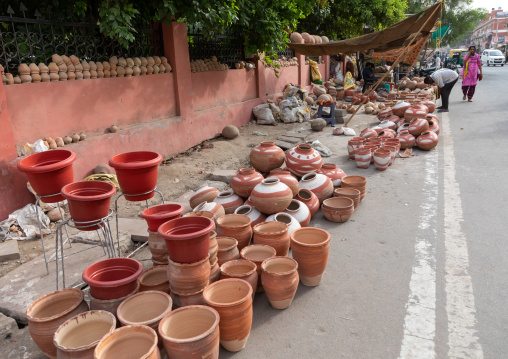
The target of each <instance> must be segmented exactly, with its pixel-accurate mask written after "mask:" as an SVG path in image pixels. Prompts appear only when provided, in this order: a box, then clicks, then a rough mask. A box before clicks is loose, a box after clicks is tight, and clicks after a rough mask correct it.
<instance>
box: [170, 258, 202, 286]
mask: <svg viewBox="0 0 508 359" xmlns="http://www.w3.org/2000/svg"><path fill="white" fill-rule="evenodd" d="M209 278H210V261H209V259H208V256H206V257H205V258H204V259H202V260H200V261H199V262H194V263H177V262H174V261H172V260H171V259H170V260H169V263H168V280H169V285H170V287H171V288H172V289H173V290H176V291H177V292H179V293H183V294H190V293H194V292H197V291H199V290H201V289H203V288H205V287H206V286H207V285H208V280H209Z"/></svg>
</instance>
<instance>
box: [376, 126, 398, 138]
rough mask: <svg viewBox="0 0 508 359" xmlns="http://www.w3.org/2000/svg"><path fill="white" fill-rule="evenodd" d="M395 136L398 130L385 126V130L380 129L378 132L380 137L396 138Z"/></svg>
mask: <svg viewBox="0 0 508 359" xmlns="http://www.w3.org/2000/svg"><path fill="white" fill-rule="evenodd" d="M395 136H397V132H395V131H394V130H392V129H391V128H383V130H382V131H380V132H379V134H378V137H381V138H395Z"/></svg>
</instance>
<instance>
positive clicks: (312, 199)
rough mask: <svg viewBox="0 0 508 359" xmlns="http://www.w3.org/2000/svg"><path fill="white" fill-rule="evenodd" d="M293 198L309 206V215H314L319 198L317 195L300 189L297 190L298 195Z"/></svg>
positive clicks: (317, 207) (317, 208)
mask: <svg viewBox="0 0 508 359" xmlns="http://www.w3.org/2000/svg"><path fill="white" fill-rule="evenodd" d="M295 199H297V200H298V201H300V202H302V203H303V204H305V205H306V206H307V208H309V211H310V216H311V217H314V215H315V214H316V213H317V212H318V211H319V199H318V197H317V196H316V195H315V194H314V193H313V192H311V191H310V190H308V189H301V190H299V191H298V195H297V196H295Z"/></svg>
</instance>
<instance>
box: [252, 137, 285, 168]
mask: <svg viewBox="0 0 508 359" xmlns="http://www.w3.org/2000/svg"><path fill="white" fill-rule="evenodd" d="M284 157H285V155H284V151H283V150H282V148H280V147H279V146H276V145H275V142H272V141H263V142H261V144H260V145H259V146H257V147H254V148H253V149H252V151H251V152H250V163H251V164H252V166H253V167H254V168H255V169H257V170H258V171H261V172H262V173H267V172H270V171H271V170H273V169H275V168H278V167H280V166H282V164H283V163H284Z"/></svg>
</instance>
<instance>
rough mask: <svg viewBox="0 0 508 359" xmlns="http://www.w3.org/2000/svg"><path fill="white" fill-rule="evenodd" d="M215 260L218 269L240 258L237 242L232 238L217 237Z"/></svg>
mask: <svg viewBox="0 0 508 359" xmlns="http://www.w3.org/2000/svg"><path fill="white" fill-rule="evenodd" d="M217 244H218V246H219V249H218V250H217V260H218V264H219V267H220V266H221V265H223V264H224V263H226V262H228V261H232V260H233V259H238V258H240V251H239V250H238V241H237V240H236V239H235V238H233V237H220V236H219V237H217Z"/></svg>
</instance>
